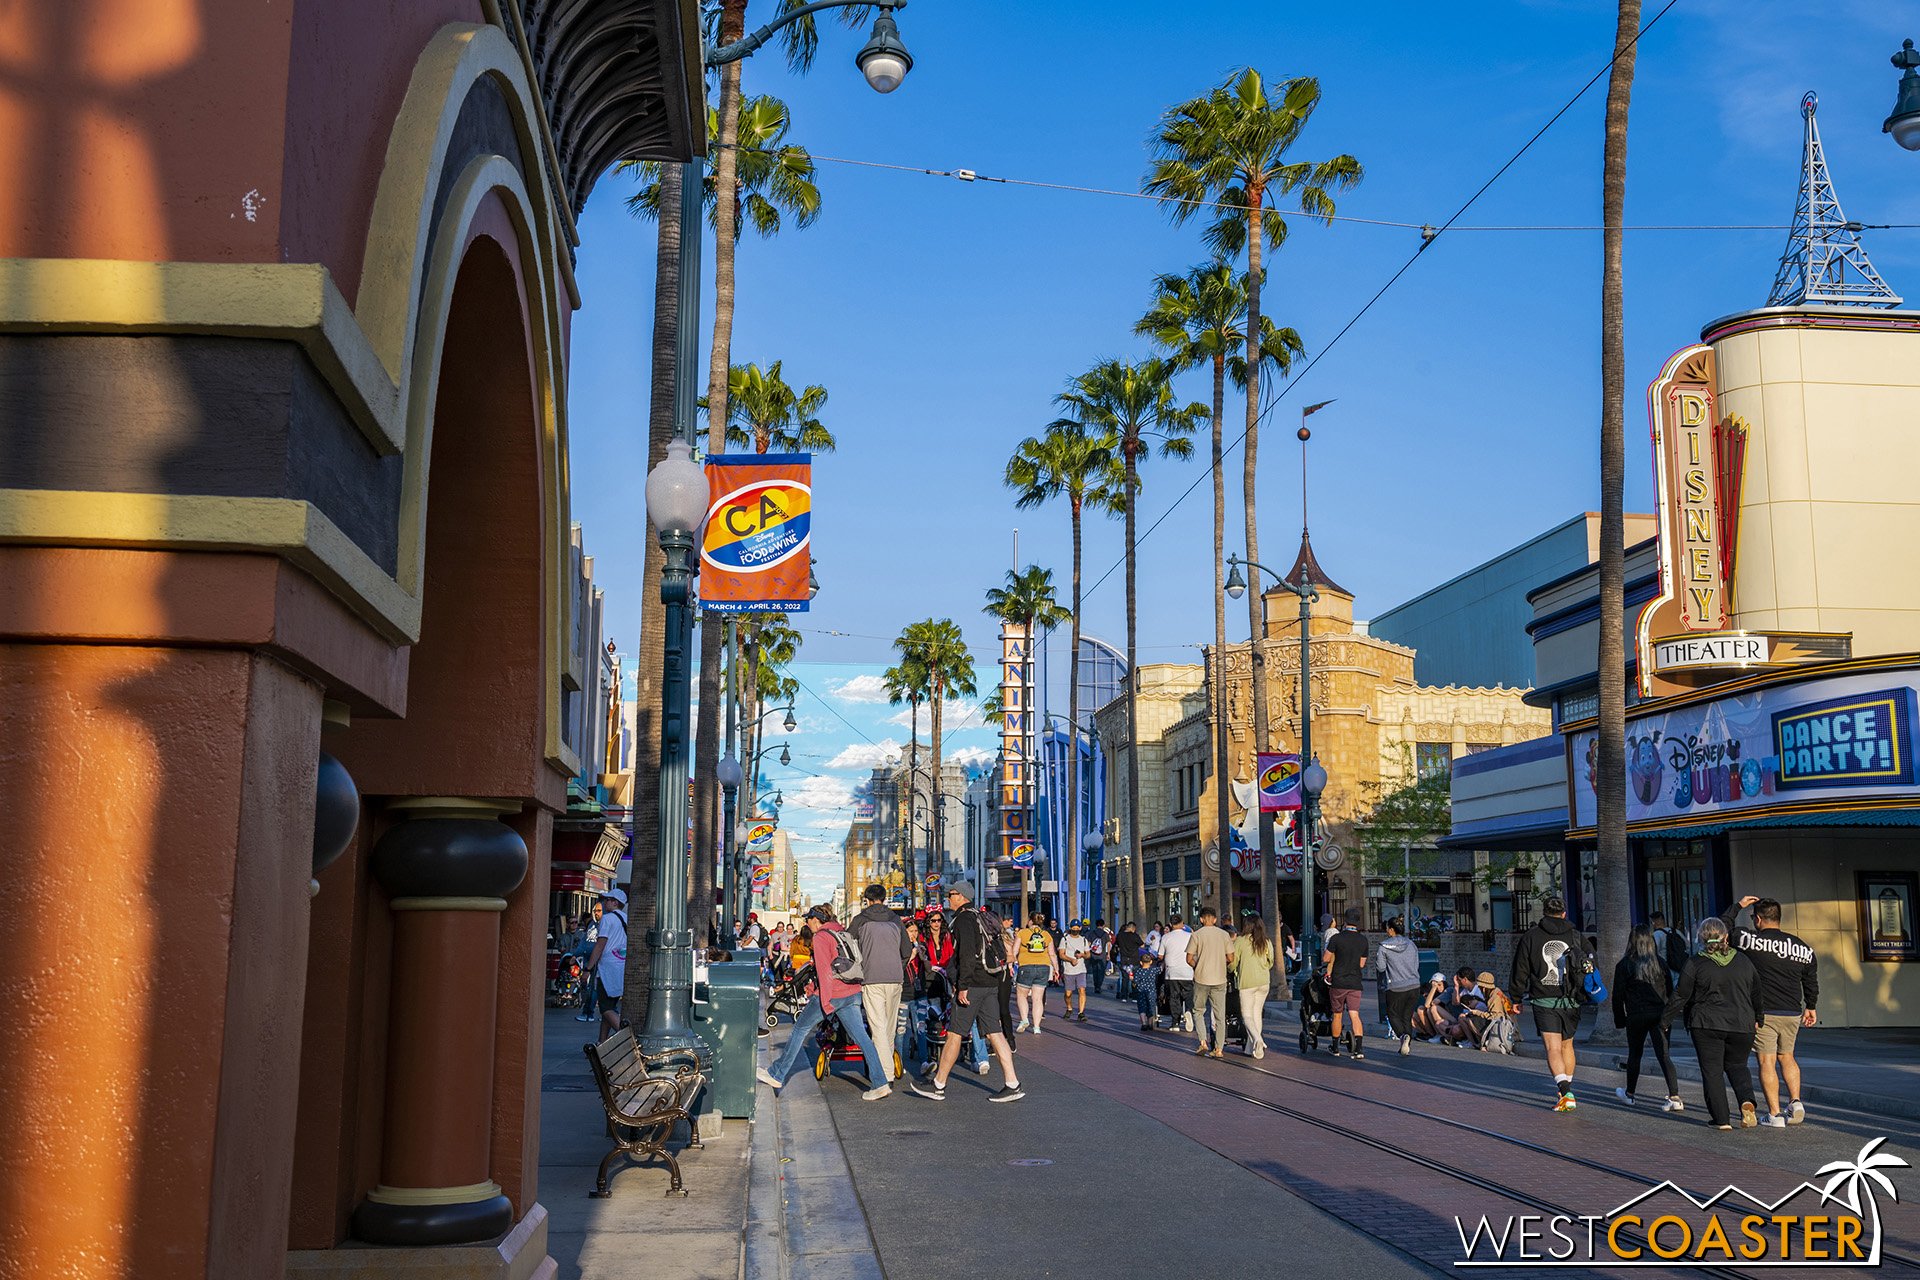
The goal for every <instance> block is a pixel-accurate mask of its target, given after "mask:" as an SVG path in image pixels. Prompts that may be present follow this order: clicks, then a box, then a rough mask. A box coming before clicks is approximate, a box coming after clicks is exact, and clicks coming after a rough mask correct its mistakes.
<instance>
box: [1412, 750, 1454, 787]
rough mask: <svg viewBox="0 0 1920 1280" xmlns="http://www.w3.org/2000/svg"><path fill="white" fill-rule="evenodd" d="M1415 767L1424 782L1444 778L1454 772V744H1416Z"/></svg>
mask: <svg viewBox="0 0 1920 1280" xmlns="http://www.w3.org/2000/svg"><path fill="white" fill-rule="evenodd" d="M1414 767H1415V768H1416V769H1417V770H1418V771H1419V774H1420V777H1421V779H1422V780H1425V779H1427V778H1444V777H1446V776H1447V775H1448V774H1450V773H1452V772H1453V744H1452V743H1450V742H1419V743H1415V744H1414Z"/></svg>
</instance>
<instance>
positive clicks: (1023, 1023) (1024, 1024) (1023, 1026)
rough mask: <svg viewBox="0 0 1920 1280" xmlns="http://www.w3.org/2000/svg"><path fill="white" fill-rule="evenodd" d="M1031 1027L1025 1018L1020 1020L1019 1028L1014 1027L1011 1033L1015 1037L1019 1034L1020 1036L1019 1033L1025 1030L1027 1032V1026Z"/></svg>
mask: <svg viewBox="0 0 1920 1280" xmlns="http://www.w3.org/2000/svg"><path fill="white" fill-rule="evenodd" d="M1031 1025H1032V1024H1031V1023H1029V1022H1028V1021H1027V1020H1026V1019H1025V1018H1022V1019H1021V1020H1020V1025H1019V1026H1017V1027H1015V1028H1014V1029H1013V1033H1014V1034H1015V1035H1019V1034H1020V1033H1021V1032H1022V1031H1025V1030H1027V1028H1028V1027H1029V1026H1031Z"/></svg>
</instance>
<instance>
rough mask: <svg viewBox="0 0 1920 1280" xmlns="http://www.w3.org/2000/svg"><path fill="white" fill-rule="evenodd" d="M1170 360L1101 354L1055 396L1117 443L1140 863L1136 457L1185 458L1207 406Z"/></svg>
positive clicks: (1130, 782)
mask: <svg viewBox="0 0 1920 1280" xmlns="http://www.w3.org/2000/svg"><path fill="white" fill-rule="evenodd" d="M1174 371H1175V367H1174V366H1173V365H1172V364H1171V363H1169V362H1167V361H1165V360H1161V359H1159V358H1157V357H1155V358H1152V359H1148V360H1143V361H1141V362H1140V363H1138V364H1130V363H1128V362H1126V361H1124V360H1102V361H1101V362H1100V363H1099V364H1096V365H1095V366H1093V368H1091V369H1089V370H1087V372H1085V373H1083V374H1081V375H1080V376H1079V377H1077V378H1075V379H1074V380H1073V381H1072V382H1071V383H1069V384H1068V386H1067V389H1066V390H1065V391H1064V392H1062V393H1061V394H1060V395H1058V396H1056V397H1054V402H1055V403H1056V404H1058V405H1059V406H1060V407H1061V408H1062V409H1065V410H1066V411H1067V413H1068V415H1069V416H1070V417H1072V418H1073V419H1074V420H1075V421H1076V422H1080V423H1082V424H1083V425H1085V426H1087V427H1090V428H1094V429H1097V430H1103V431H1108V432H1111V433H1112V434H1113V435H1114V437H1115V438H1116V439H1117V440H1118V441H1119V444H1120V467H1121V486H1120V514H1121V518H1122V519H1123V520H1124V521H1125V525H1126V545H1125V549H1124V551H1123V553H1122V555H1123V560H1124V562H1125V565H1126V582H1127V695H1126V696H1127V746H1128V750H1129V751H1130V752H1131V753H1132V762H1131V767H1129V768H1128V770H1127V815H1128V818H1127V853H1128V856H1129V858H1130V860H1131V861H1130V863H1129V865H1130V866H1136V867H1137V866H1139V865H1140V821H1139V816H1138V815H1139V813H1140V753H1139V749H1138V745H1137V744H1138V743H1139V741H1140V724H1139V718H1140V703H1139V682H1138V681H1137V680H1135V679H1134V677H1133V673H1134V672H1135V671H1136V670H1137V669H1138V664H1139V654H1138V652H1137V644H1136V642H1137V639H1138V634H1137V633H1138V629H1139V627H1138V623H1139V613H1138V595H1137V592H1136V583H1135V569H1136V567H1137V566H1136V559H1137V557H1136V555H1135V540H1136V539H1135V510H1136V507H1137V506H1138V495H1139V492H1140V458H1141V456H1142V455H1143V454H1145V453H1147V452H1149V451H1150V450H1149V446H1148V444H1147V441H1148V439H1149V438H1152V439H1157V440H1159V442H1160V456H1161V457H1163V458H1190V457H1192V456H1193V441H1192V440H1190V439H1189V438H1188V437H1190V436H1191V435H1192V434H1193V433H1194V432H1195V431H1196V430H1197V429H1198V428H1199V426H1200V419H1201V417H1202V416H1203V415H1204V414H1205V413H1206V407H1205V406H1204V405H1199V404H1181V403H1180V402H1179V401H1178V400H1177V399H1176V398H1175V396H1174V394H1173V375H1174ZM1079 753H1080V740H1079V725H1078V722H1077V721H1076V722H1075V726H1074V763H1075V766H1076V772H1077V766H1078V764H1079ZM1074 815H1075V819H1074V828H1075V829H1074V831H1073V839H1074V842H1075V843H1076V844H1078V843H1079V840H1080V835H1081V833H1080V830H1079V825H1080V823H1079V809H1078V807H1077V805H1076V808H1075V809H1074ZM1146 893H1147V890H1146V885H1145V884H1144V883H1143V882H1142V880H1141V878H1140V877H1139V876H1135V877H1133V909H1134V914H1135V915H1145V914H1146V911H1147V897H1146Z"/></svg>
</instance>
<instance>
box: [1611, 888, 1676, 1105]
mask: <svg viewBox="0 0 1920 1280" xmlns="http://www.w3.org/2000/svg"><path fill="white" fill-rule="evenodd" d="M1672 995H1673V975H1672V974H1670V973H1668V972H1667V966H1666V965H1665V964H1664V963H1662V961H1661V958H1660V948H1659V946H1658V944H1656V943H1655V942H1654V940H1653V930H1652V929H1649V928H1648V927H1647V926H1646V925H1643V924H1637V925H1635V926H1634V927H1633V932H1632V933H1631V934H1629V935H1627V953H1626V954H1625V955H1623V956H1621V957H1620V963H1619V964H1616V965H1615V966H1613V1025H1614V1026H1616V1027H1625V1028H1626V1029H1627V1084H1626V1087H1625V1088H1623V1089H1615V1090H1614V1092H1615V1093H1616V1094H1618V1095H1619V1097H1620V1101H1622V1102H1624V1103H1626V1104H1627V1105H1628V1106H1632V1105H1633V1091H1634V1089H1635V1087H1636V1086H1638V1085H1639V1083H1640V1058H1641V1055H1642V1054H1643V1053H1644V1052H1645V1051H1646V1048H1647V1045H1648V1044H1649V1043H1651V1044H1652V1045H1653V1056H1654V1057H1655V1058H1656V1059H1657V1060H1658V1061H1659V1063H1660V1071H1661V1074H1662V1075H1664V1076H1666V1078H1667V1100H1666V1101H1665V1102H1663V1103H1661V1104H1660V1109H1661V1110H1662V1111H1685V1110H1686V1109H1687V1108H1686V1104H1685V1103H1683V1102H1681V1101H1680V1078H1679V1077H1678V1076H1677V1075H1675V1074H1674V1070H1673V1055H1672V1054H1671V1053H1670V1052H1668V1046H1667V1029H1666V1027H1665V1026H1664V1025H1663V1024H1664V1023H1665V1021H1666V1017H1667V1000H1668V999H1669V998H1670V997H1671V996H1672Z"/></svg>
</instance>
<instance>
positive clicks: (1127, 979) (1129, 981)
mask: <svg viewBox="0 0 1920 1280" xmlns="http://www.w3.org/2000/svg"><path fill="white" fill-rule="evenodd" d="M1119 969H1120V985H1119V989H1118V990H1116V991H1115V992H1114V995H1115V996H1117V997H1119V998H1120V999H1122V1000H1131V999H1132V998H1133V995H1134V991H1133V970H1131V969H1129V968H1127V966H1125V965H1124V964H1123V965H1120V966H1119Z"/></svg>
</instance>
